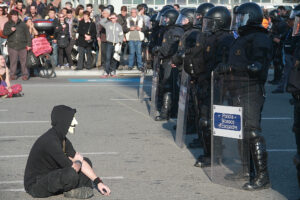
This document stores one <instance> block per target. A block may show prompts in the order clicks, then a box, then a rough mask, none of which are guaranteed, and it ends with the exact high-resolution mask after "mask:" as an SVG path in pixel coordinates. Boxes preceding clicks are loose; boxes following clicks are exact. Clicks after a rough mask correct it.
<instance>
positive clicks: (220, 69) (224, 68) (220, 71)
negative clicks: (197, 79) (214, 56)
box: [214, 63, 232, 74]
mask: <svg viewBox="0 0 300 200" xmlns="http://www.w3.org/2000/svg"><path fill="white" fill-rule="evenodd" d="M231 70H232V67H231V66H230V65H228V64H225V63H220V64H218V66H217V67H216V69H215V70H214V72H216V73H218V74H224V73H227V72H229V71H231Z"/></svg>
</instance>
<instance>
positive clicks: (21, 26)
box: [3, 20, 31, 50]
mask: <svg viewBox="0 0 300 200" xmlns="http://www.w3.org/2000/svg"><path fill="white" fill-rule="evenodd" d="M12 27H16V31H12V30H11V28H12ZM3 35H6V36H8V38H7V45H8V47H9V48H12V49H15V50H21V49H25V48H26V46H29V47H31V36H30V33H29V30H28V28H27V26H26V24H25V23H24V22H22V21H21V20H18V22H17V24H15V23H14V22H13V21H11V20H10V21H8V22H7V23H6V24H5V25H4V29H3Z"/></svg>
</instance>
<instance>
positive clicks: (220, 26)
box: [202, 6, 231, 32]
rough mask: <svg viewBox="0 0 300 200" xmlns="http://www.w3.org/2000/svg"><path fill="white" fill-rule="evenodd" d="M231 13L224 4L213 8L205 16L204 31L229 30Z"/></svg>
mask: <svg viewBox="0 0 300 200" xmlns="http://www.w3.org/2000/svg"><path fill="white" fill-rule="evenodd" d="M230 25H231V15H230V12H229V10H228V9H227V8H226V7H224V6H216V7H214V8H211V9H210V10H209V11H208V12H207V13H206V14H205V15H204V18H203V26H202V32H216V31H218V30H229V29H230Z"/></svg>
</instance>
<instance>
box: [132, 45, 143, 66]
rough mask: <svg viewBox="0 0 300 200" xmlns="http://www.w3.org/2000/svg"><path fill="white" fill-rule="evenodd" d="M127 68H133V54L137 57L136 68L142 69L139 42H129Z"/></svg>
mask: <svg viewBox="0 0 300 200" xmlns="http://www.w3.org/2000/svg"><path fill="white" fill-rule="evenodd" d="M128 43H129V65H128V67H129V68H132V67H133V64H134V61H135V54H136V57H137V65H138V68H142V67H143V62H142V42H141V41H129V42H128Z"/></svg>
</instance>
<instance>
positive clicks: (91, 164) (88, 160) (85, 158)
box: [83, 157, 93, 167]
mask: <svg viewBox="0 0 300 200" xmlns="http://www.w3.org/2000/svg"><path fill="white" fill-rule="evenodd" d="M83 160H85V161H86V162H87V163H88V164H89V165H90V166H91V167H93V163H92V161H91V160H90V159H89V158H87V157H83Z"/></svg>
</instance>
